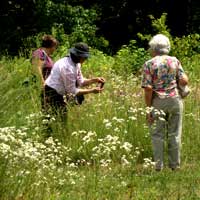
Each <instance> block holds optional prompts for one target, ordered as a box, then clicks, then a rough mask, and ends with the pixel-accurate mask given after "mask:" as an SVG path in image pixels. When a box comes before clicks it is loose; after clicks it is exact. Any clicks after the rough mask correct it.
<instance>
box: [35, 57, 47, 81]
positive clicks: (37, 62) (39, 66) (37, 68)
mask: <svg viewBox="0 0 200 200" xmlns="http://www.w3.org/2000/svg"><path fill="white" fill-rule="evenodd" d="M43 64H44V61H42V60H40V59H39V58H33V59H32V65H33V69H32V70H33V73H34V74H35V75H36V76H38V77H39V79H40V81H41V84H42V85H44V78H43V75H42V66H43Z"/></svg>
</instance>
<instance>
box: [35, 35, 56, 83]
mask: <svg viewBox="0 0 200 200" xmlns="http://www.w3.org/2000/svg"><path fill="white" fill-rule="evenodd" d="M57 46H58V41H57V40H56V39H55V38H54V37H53V36H51V35H44V36H43V37H42V43H41V47H40V48H38V49H36V50H35V51H34V52H33V53H32V72H33V75H34V76H35V79H36V80H37V81H40V83H41V85H42V86H43V85H44V82H45V80H46V79H47V78H48V76H49V75H50V72H51V69H52V67H53V64H54V62H53V60H52V59H51V57H50V56H51V55H52V54H53V52H54V51H55V50H56V48H57Z"/></svg>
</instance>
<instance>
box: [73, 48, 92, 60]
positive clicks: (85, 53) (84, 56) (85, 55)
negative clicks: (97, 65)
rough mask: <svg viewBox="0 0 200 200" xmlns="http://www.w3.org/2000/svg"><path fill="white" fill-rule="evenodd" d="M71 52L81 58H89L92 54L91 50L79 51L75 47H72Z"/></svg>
mask: <svg viewBox="0 0 200 200" xmlns="http://www.w3.org/2000/svg"><path fill="white" fill-rule="evenodd" d="M69 52H70V53H72V54H74V55H75V56H78V57H81V58H88V57H89V56H90V54H89V52H83V51H79V50H77V49H76V48H75V47H73V48H71V49H70V50H69Z"/></svg>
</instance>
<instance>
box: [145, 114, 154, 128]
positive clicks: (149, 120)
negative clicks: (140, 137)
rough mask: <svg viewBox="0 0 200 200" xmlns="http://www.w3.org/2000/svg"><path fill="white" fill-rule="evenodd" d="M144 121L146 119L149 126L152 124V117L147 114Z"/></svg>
mask: <svg viewBox="0 0 200 200" xmlns="http://www.w3.org/2000/svg"><path fill="white" fill-rule="evenodd" d="M146 119H147V122H148V124H150V125H151V124H153V122H154V119H153V116H152V114H151V113H147V115H146Z"/></svg>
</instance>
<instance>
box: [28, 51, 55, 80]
mask: <svg viewBox="0 0 200 200" xmlns="http://www.w3.org/2000/svg"><path fill="white" fill-rule="evenodd" d="M32 58H39V59H40V60H41V61H44V64H43V66H42V75H43V78H44V80H46V79H47V78H48V76H49V75H50V72H51V69H52V67H53V64H54V63H53V61H52V59H51V57H50V56H48V55H47V54H46V52H45V51H44V50H43V49H41V48H39V49H37V50H35V51H34V52H33V54H32Z"/></svg>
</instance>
